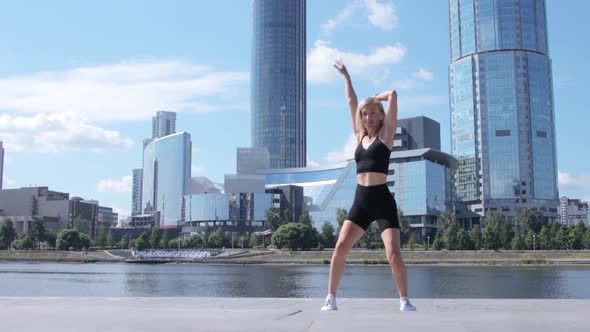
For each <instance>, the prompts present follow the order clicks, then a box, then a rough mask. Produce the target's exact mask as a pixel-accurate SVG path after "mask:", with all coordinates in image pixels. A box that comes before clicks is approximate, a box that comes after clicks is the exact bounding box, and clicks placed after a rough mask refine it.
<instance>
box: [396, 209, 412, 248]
mask: <svg viewBox="0 0 590 332" xmlns="http://www.w3.org/2000/svg"><path fill="white" fill-rule="evenodd" d="M397 213H398V216H399V240H400V246H401V247H402V248H403V247H404V245H405V244H407V243H408V240H409V238H410V234H411V233H412V227H410V218H408V217H405V216H404V213H403V212H402V211H401V210H399V209H398V210H397Z"/></svg>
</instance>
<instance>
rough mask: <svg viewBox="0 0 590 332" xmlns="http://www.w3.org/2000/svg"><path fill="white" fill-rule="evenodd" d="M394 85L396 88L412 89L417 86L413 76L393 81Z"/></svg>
mask: <svg viewBox="0 0 590 332" xmlns="http://www.w3.org/2000/svg"><path fill="white" fill-rule="evenodd" d="M393 86H394V88H395V89H411V88H413V87H415V86H416V82H414V80H413V79H411V78H406V79H403V80H399V81H395V82H393Z"/></svg>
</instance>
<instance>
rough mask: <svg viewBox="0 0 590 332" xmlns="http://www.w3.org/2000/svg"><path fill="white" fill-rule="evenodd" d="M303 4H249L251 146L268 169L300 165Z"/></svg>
mask: <svg viewBox="0 0 590 332" xmlns="http://www.w3.org/2000/svg"><path fill="white" fill-rule="evenodd" d="M305 7H306V1H305V0H281V1H276V0H254V13H253V14H254V15H253V16H254V17H253V30H254V32H253V45H252V53H253V54H252V90H251V110H252V117H251V121H252V123H251V131H252V132H251V144H252V146H254V147H263V148H267V149H268V152H269V153H270V167H271V168H291V167H305V165H306V156H307V154H306V136H307V135H306V112H305V107H306V100H305V98H306V90H305V84H306V78H305V77H306V76H305V70H306V67H305V66H306V65H305V63H306V61H305V59H306V51H305V50H306V44H305V42H306V41H305V22H306V18H305V14H306V10H305Z"/></svg>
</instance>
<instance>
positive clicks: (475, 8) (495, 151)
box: [449, 0, 558, 217]
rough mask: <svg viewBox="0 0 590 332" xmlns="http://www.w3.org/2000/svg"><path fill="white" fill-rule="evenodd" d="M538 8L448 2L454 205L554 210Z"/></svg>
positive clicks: (551, 137)
mask: <svg viewBox="0 0 590 332" xmlns="http://www.w3.org/2000/svg"><path fill="white" fill-rule="evenodd" d="M545 11H546V9H545V1H543V0H449V24H450V37H451V40H450V43H451V65H450V67H449V77H450V82H449V83H450V84H449V85H450V105H451V149H452V154H453V156H455V157H456V158H457V159H458V161H459V168H458V170H457V172H456V174H455V192H456V195H457V198H458V199H460V200H463V201H465V202H467V203H468V206H469V209H470V210H472V211H474V212H477V213H478V214H480V215H482V216H483V215H484V213H485V211H486V209H494V210H495V209H501V210H502V211H503V212H504V213H505V214H507V215H509V216H511V215H514V213H515V209H516V208H518V207H522V206H528V207H538V208H540V209H541V211H543V212H544V213H545V215H546V216H547V217H555V216H556V211H557V210H556V207H557V205H558V192H557V161H556V148H555V125H554V111H553V91H552V78H551V76H552V74H551V60H550V59H549V55H548V47H547V32H546V31H547V27H546V17H545Z"/></svg>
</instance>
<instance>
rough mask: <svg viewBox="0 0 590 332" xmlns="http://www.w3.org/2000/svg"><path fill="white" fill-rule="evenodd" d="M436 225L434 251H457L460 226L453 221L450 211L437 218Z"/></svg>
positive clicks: (453, 217) (453, 216)
mask: <svg viewBox="0 0 590 332" xmlns="http://www.w3.org/2000/svg"><path fill="white" fill-rule="evenodd" d="M436 224H437V226H438V230H437V232H436V238H435V239H434V243H433V246H434V249H436V250H440V249H449V250H457V249H459V243H458V240H457V232H458V231H459V228H460V226H459V223H458V222H457V220H456V219H455V215H454V214H453V213H452V212H450V211H445V212H443V213H441V214H440V215H439V216H438V218H437V221H436ZM400 232H401V231H400Z"/></svg>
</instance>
